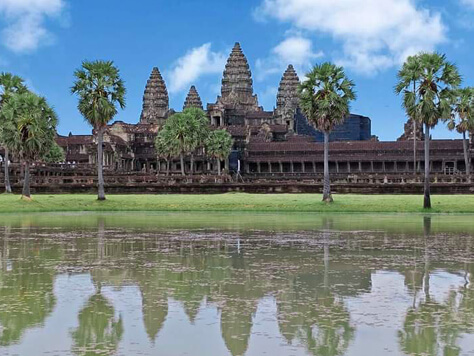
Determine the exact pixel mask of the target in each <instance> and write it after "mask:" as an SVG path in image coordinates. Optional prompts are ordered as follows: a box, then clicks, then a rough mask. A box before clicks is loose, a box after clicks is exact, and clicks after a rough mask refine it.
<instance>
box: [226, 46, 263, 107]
mask: <svg viewBox="0 0 474 356" xmlns="http://www.w3.org/2000/svg"><path fill="white" fill-rule="evenodd" d="M219 99H220V100H219ZM219 99H218V102H219V101H220V102H221V103H222V104H224V105H225V106H230V107H232V108H234V109H238V110H244V111H258V110H259V107H258V99H257V96H256V95H254V94H253V81H252V72H251V71H250V67H249V64H248V62H247V58H246V57H245V55H244V54H243V52H242V48H241V47H240V43H238V42H236V43H235V45H234V48H233V49H232V52H231V53H230V56H229V59H228V60H227V64H226V65H225V70H224V74H223V78H222V88H221V97H220V98H219Z"/></svg>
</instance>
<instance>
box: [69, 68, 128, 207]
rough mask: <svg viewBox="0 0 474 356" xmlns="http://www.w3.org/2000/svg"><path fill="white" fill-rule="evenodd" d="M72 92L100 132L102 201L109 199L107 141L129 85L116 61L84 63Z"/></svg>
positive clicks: (98, 149)
mask: <svg viewBox="0 0 474 356" xmlns="http://www.w3.org/2000/svg"><path fill="white" fill-rule="evenodd" d="M74 76H75V77H76V81H75V82H74V86H73V87H72V88H71V92H72V93H73V94H76V95H78V96H79V104H78V106H77V107H78V109H79V112H80V113H81V114H82V116H84V119H85V120H86V121H87V122H88V123H89V124H90V125H91V126H92V127H93V129H94V132H95V134H96V135H97V175H98V181H99V182H98V185H99V187H98V190H99V191H98V200H105V191H104V172H103V159H104V157H103V141H104V131H105V128H106V126H107V124H108V123H109V122H110V121H111V120H112V119H113V117H114V116H115V115H116V114H117V111H118V109H117V105H118V106H119V107H120V108H121V109H124V108H125V94H126V90H125V86H124V82H123V81H122V79H121V78H120V73H119V70H118V69H117V68H116V67H115V66H114V63H113V62H112V61H93V62H87V61H85V62H83V63H82V67H81V68H80V69H78V70H76V71H75V72H74Z"/></svg>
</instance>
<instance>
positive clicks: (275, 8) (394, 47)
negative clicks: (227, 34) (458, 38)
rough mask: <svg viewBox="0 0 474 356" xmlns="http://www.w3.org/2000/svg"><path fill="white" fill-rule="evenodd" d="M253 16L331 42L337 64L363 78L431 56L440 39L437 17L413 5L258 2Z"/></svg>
mask: <svg viewBox="0 0 474 356" xmlns="http://www.w3.org/2000/svg"><path fill="white" fill-rule="evenodd" d="M462 1H470V2H473V1H472V0H462ZM255 15H256V17H258V18H275V19H277V20H279V21H282V22H287V23H290V24H291V25H293V26H294V27H295V28H297V29H299V30H302V31H307V32H309V33H311V32H314V33H322V34H328V35H330V36H332V37H333V38H334V39H335V40H336V41H340V42H341V44H342V53H341V55H340V58H339V62H341V63H344V64H345V65H347V66H350V67H352V68H353V69H355V70H357V71H359V72H363V73H369V74H370V73H374V72H377V71H379V70H383V69H385V68H387V67H390V66H393V65H395V64H398V63H401V62H402V61H403V60H404V59H405V58H406V57H407V56H408V55H410V54H414V53H416V52H418V51H431V50H433V49H434V48H435V47H436V46H437V45H438V44H439V43H441V42H443V41H444V40H445V33H446V28H445V26H444V24H443V22H442V20H441V16H440V14H438V13H434V12H431V11H429V10H427V9H425V8H421V7H419V6H417V5H416V3H415V0H338V1H326V0H263V2H262V3H261V5H260V6H259V7H258V9H257V10H256V12H255Z"/></svg>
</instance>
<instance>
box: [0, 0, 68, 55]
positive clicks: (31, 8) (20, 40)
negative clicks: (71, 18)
mask: <svg viewBox="0 0 474 356" xmlns="http://www.w3.org/2000/svg"><path fill="white" fill-rule="evenodd" d="M64 7H65V3H64V0H0V15H1V16H2V17H3V19H4V23H5V24H6V26H5V27H4V28H3V29H2V41H3V44H4V45H5V46H6V47H7V48H9V49H10V50H12V51H14V52H17V53H22V52H31V51H34V50H36V49H37V48H38V47H39V46H41V45H44V44H48V43H51V42H52V40H53V35H52V34H51V33H50V32H49V31H48V30H47V29H46V27H45V21H46V19H47V18H58V16H59V15H61V13H62V12H63V10H64Z"/></svg>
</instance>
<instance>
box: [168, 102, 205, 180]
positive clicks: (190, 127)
mask: <svg viewBox="0 0 474 356" xmlns="http://www.w3.org/2000/svg"><path fill="white" fill-rule="evenodd" d="M163 130H166V131H168V132H169V135H170V136H171V141H169V142H168V144H169V145H171V146H173V147H174V150H175V151H177V153H178V155H179V159H180V162H181V174H182V175H183V176H184V175H186V170H185V167H184V157H185V155H188V154H191V155H193V154H194V151H195V150H196V149H197V148H198V147H200V146H202V144H203V141H204V138H205V137H206V135H207V132H208V130H209V128H208V123H207V118H206V115H205V113H204V111H202V110H200V109H196V108H189V109H185V110H184V111H183V112H181V113H176V114H174V115H172V116H171V117H169V118H168V120H167V121H166V124H165V126H164V127H163ZM166 131H165V132H166Z"/></svg>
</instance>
